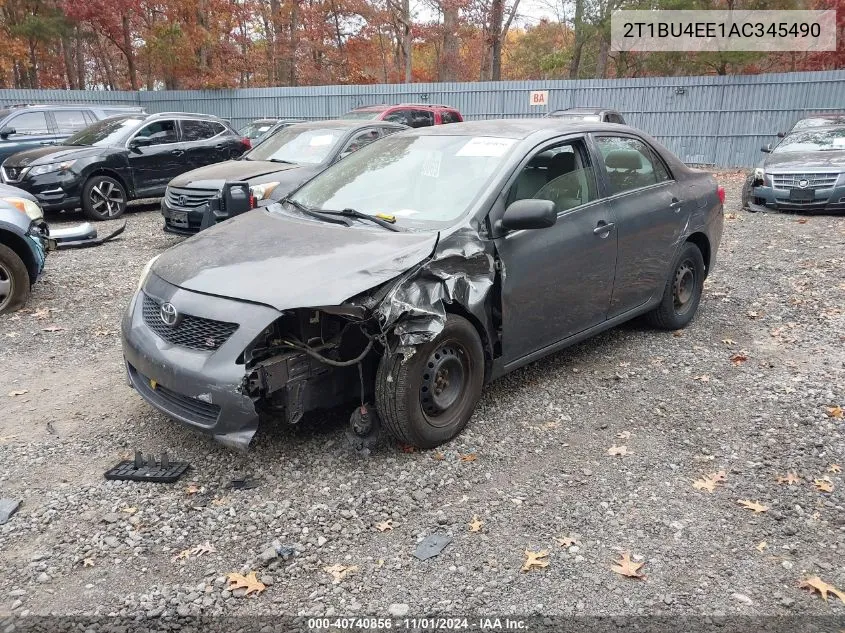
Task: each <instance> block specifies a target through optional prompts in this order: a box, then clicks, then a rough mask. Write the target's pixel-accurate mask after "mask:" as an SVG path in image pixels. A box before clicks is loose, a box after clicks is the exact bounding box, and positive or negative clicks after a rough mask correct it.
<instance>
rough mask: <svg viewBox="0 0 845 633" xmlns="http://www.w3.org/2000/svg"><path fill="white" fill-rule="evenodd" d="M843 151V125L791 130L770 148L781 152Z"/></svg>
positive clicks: (844, 134) (844, 129)
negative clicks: (797, 130)
mask: <svg viewBox="0 0 845 633" xmlns="http://www.w3.org/2000/svg"><path fill="white" fill-rule="evenodd" d="M833 150H840V151H845V127H841V128H833V129H815V130H807V131H805V132H793V133H792V134H789V135H788V136H786V137H785V138H784V139H783V140H782V141H781V142H780V143H778V146H777V147H775V149H774V150H772V151H773V152H774V153H776V154H779V153H782V152H826V151H833Z"/></svg>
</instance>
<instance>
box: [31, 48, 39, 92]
mask: <svg viewBox="0 0 845 633" xmlns="http://www.w3.org/2000/svg"><path fill="white" fill-rule="evenodd" d="M29 87H30V88H40V85H39V84H38V56H37V42H36V41H35V40H34V39H32V38H30V40H29Z"/></svg>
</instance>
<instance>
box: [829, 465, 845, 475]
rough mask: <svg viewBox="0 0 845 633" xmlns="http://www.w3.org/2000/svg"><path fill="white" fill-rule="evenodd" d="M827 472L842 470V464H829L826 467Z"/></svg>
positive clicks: (839, 471)
mask: <svg viewBox="0 0 845 633" xmlns="http://www.w3.org/2000/svg"><path fill="white" fill-rule="evenodd" d="M827 472H829V473H841V472H842V466H840V465H839V464H831V465H830V466H828V467H827Z"/></svg>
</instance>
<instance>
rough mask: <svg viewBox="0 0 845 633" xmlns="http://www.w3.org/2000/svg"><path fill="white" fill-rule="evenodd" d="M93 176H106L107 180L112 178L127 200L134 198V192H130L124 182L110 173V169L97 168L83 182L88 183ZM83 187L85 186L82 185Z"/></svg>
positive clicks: (115, 174) (113, 172)
mask: <svg viewBox="0 0 845 633" xmlns="http://www.w3.org/2000/svg"><path fill="white" fill-rule="evenodd" d="M95 176H108V177H109V178H114V179H115V180H116V181H117V182H119V183H120V186H121V187H123V191H124V192H125V193H126V197H127V199H129V198H132V197H134V192H133V191H130V189H129V185H128V184H127V183H126V180H125V179H124V178H123V176H121V175H120V174H118V173H117V172H116V171H112V170H111V169H106V168H105V167H99V168H97V169H95V170H94V171H92V172H91V173H90V174H88V178H86V179H85V182H88V181H89V180H90V179H91V178H94V177H95ZM82 186H83V187H84V186H85V185H82Z"/></svg>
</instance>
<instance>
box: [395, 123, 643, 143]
mask: <svg viewBox="0 0 845 633" xmlns="http://www.w3.org/2000/svg"><path fill="white" fill-rule="evenodd" d="M627 130H630V131H631V132H634V133H639V132H638V131H637V130H635V129H633V128H629V127H628V126H626V125H620V124H618V123H599V122H592V121H566V120H561V119H552V118H536V119H490V120H486V121H464V122H463V123H450V124H449V125H430V126H426V127H420V128H414V129H412V130H411V131H410V132H406V134H407V133H416V134H419V135H437V136H492V137H499V138H513V139H519V140H521V139H526V138H528V137H529V136H534V135H537V136H540V137H542V138H546V137H548V138H552V137H554V136H557V135H558V134H566V133H567V132H616V133H619V132H621V131H627Z"/></svg>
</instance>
